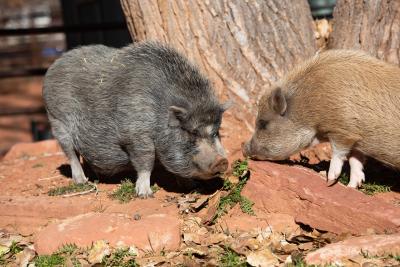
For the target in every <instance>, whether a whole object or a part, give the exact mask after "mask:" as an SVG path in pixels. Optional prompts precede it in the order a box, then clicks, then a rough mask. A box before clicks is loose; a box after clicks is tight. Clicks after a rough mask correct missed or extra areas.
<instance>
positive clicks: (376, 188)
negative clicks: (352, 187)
mask: <svg viewBox="0 0 400 267" xmlns="http://www.w3.org/2000/svg"><path fill="white" fill-rule="evenodd" d="M360 190H361V191H362V192H364V193H365V194H367V195H374V194H376V193H386V192H390V191H391V189H390V186H388V185H383V184H376V183H364V184H363V185H362V186H361V188H360Z"/></svg>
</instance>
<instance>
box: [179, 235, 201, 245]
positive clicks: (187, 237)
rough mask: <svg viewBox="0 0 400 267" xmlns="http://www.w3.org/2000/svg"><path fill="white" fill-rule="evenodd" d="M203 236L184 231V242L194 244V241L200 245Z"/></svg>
mask: <svg viewBox="0 0 400 267" xmlns="http://www.w3.org/2000/svg"><path fill="white" fill-rule="evenodd" d="M201 240H202V238H201V236H200V235H198V234H195V233H183V242H185V243H186V244H187V245H193V243H195V244H197V245H200V244H201Z"/></svg>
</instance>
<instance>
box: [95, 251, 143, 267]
mask: <svg viewBox="0 0 400 267" xmlns="http://www.w3.org/2000/svg"><path fill="white" fill-rule="evenodd" d="M102 264H103V265H104V266H120V267H137V266H139V265H138V264H137V263H136V262H135V255H132V254H131V253H130V252H129V248H121V249H117V250H115V251H114V252H113V253H111V255H109V256H107V257H105V258H104V259H103V262H102Z"/></svg>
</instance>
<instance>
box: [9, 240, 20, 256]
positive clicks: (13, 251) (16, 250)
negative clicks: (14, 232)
mask: <svg viewBox="0 0 400 267" xmlns="http://www.w3.org/2000/svg"><path fill="white" fill-rule="evenodd" d="M23 250H24V249H23V248H22V247H20V246H19V245H18V243H17V242H15V241H13V242H12V243H11V246H10V251H9V253H11V255H15V254H17V253H19V252H21V251H23Z"/></svg>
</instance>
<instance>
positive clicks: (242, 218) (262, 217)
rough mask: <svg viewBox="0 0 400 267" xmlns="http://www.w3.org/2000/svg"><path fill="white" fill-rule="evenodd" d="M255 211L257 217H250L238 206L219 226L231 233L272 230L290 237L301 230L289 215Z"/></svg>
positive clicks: (223, 218) (222, 219)
mask: <svg viewBox="0 0 400 267" xmlns="http://www.w3.org/2000/svg"><path fill="white" fill-rule="evenodd" d="M253 210H254V212H255V215H249V214H246V213H243V211H242V210H241V209H240V207H239V205H236V206H235V207H234V208H233V209H232V210H230V211H229V213H228V214H227V215H225V216H223V217H222V218H221V219H220V221H219V225H220V226H221V228H227V229H228V230H229V232H231V233H232V232H235V231H238V232H241V231H244V232H247V231H252V230H254V229H266V228H271V230H272V231H276V232H279V233H283V234H287V235H290V234H293V233H294V232H296V231H297V230H299V228H300V226H299V225H298V224H296V222H295V221H294V217H293V216H291V215H289V214H283V213H266V212H265V211H263V210H258V209H257V207H254V208H253Z"/></svg>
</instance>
